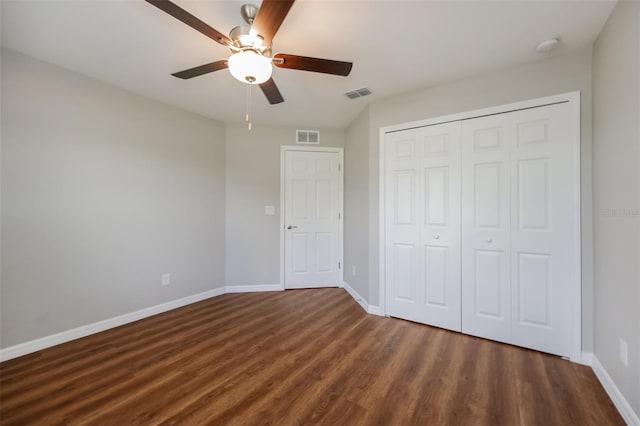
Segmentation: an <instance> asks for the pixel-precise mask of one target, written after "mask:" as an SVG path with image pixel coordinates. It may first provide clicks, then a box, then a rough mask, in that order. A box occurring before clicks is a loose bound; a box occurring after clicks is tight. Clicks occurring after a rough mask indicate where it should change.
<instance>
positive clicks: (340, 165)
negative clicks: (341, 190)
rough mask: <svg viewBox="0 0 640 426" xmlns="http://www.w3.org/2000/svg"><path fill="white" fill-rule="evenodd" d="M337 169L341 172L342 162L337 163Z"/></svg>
mask: <svg viewBox="0 0 640 426" xmlns="http://www.w3.org/2000/svg"><path fill="white" fill-rule="evenodd" d="M338 171H339V172H341V171H342V164H340V163H338Z"/></svg>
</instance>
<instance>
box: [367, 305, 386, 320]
mask: <svg viewBox="0 0 640 426" xmlns="http://www.w3.org/2000/svg"><path fill="white" fill-rule="evenodd" d="M367 312H369V313H370V314H371V315H378V316H379V317H383V316H384V315H383V314H382V308H381V307H380V306H376V305H369V310H368V311H367Z"/></svg>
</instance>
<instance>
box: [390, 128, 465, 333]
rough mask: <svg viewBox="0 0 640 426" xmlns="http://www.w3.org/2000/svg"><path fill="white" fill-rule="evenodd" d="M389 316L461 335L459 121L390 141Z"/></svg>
mask: <svg viewBox="0 0 640 426" xmlns="http://www.w3.org/2000/svg"><path fill="white" fill-rule="evenodd" d="M384 155H385V204H386V206H385V210H386V213H385V218H386V222H385V232H386V236H385V265H386V268H385V271H386V277H385V281H386V283H387V287H386V292H387V294H386V302H387V303H386V306H387V313H388V314H389V315H391V316H394V317H399V318H404V319H408V320H411V321H417V322H421V323H425V324H431V325H435V326H438V327H443V328H447V329H451V330H457V331H459V330H460V123H458V122H457V123H448V124H441V125H436V126H428V127H423V128H419V129H412V130H404V131H400V132H394V133H389V134H387V135H386V137H385V153H384Z"/></svg>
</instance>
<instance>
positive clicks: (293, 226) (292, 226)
mask: <svg viewBox="0 0 640 426" xmlns="http://www.w3.org/2000/svg"><path fill="white" fill-rule="evenodd" d="M294 228H297V226H295V225H289V226H287V229H294Z"/></svg>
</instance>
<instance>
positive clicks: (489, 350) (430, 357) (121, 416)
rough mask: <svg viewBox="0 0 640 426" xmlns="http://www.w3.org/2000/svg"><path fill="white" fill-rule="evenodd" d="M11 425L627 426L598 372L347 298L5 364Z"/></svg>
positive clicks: (3, 388)
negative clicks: (375, 310)
mask: <svg viewBox="0 0 640 426" xmlns="http://www.w3.org/2000/svg"><path fill="white" fill-rule="evenodd" d="M0 423H1V424H3V425H27V424H92V425H93V424H108V425H111V424H112V425H125V424H156V423H164V424H188V425H195V424H197V425H200V424H222V425H226V424H248V425H251V424H265V425H266V424H273V425H292V424H329V425H351V424H354V425H373V424H380V425H441V424H443V425H444V424H447V425H545V426H547V425H618V424H620V425H621V424H624V423H623V420H622V418H621V417H620V416H619V414H618V413H617V411H616V409H615V407H614V406H613V404H612V403H611V401H610V400H609V398H608V397H607V395H606V393H605V391H604V390H603V389H602V387H601V386H600V384H599V383H598V381H597V379H596V377H595V376H594V374H593V372H592V371H591V369H589V368H588V367H584V366H580V365H577V364H573V363H571V362H569V361H565V360H562V359H560V358H557V357H554V356H550V355H545V354H541V353H538V352H533V351H529V350H525V349H520V348H516V347H513V346H509V345H503V344H499V343H494V342H490V341H486V340H482V339H478V338H474V337H469V336H465V335H462V334H458V333H453V332H449V331H445V330H441V329H438V328H432V327H428V326H424V325H419V324H414V323H411V322H407V321H402V320H397V319H390V318H381V317H376V316H372V315H367V314H365V313H364V312H363V311H362V309H361V308H360V307H359V306H358V305H357V304H356V303H355V302H354V301H353V299H351V297H350V296H349V295H347V293H346V292H344V291H343V290H341V289H321V290H295V291H286V292H275V293H245V294H227V295H223V296H220V297H216V298H213V299H209V300H206V301H203V302H200V303H196V304H193V305H190V306H186V307H184V308H181V309H177V310H174V311H171V312H167V313H164V314H161V315H156V316H154V317H151V318H147V319H144V320H141V321H138V322H136V323H132V324H128V325H125V326H122V327H118V328H115V329H112V330H109V331H105V332H103V333H99V334H95V335H93V336H90V337H86V338H83V339H80V340H76V341H74V342H70V343H67V344H64V345H60V346H57V347H54V348H50V349H47V350H43V351H40V352H38V353H34V354H31V355H27V356H24V357H21V358H17V359H14V360H10V361H7V362H4V363H2V364H0Z"/></svg>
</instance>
